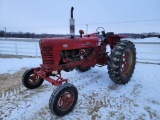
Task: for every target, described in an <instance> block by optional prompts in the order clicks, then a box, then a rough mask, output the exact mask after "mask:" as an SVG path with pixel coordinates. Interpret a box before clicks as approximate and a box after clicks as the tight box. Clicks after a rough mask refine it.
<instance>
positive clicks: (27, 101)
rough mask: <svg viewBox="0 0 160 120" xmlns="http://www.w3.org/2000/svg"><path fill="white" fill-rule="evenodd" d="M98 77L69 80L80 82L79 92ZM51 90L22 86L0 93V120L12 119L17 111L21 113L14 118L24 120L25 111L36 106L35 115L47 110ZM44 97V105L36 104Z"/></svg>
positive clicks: (48, 87)
mask: <svg viewBox="0 0 160 120" xmlns="http://www.w3.org/2000/svg"><path fill="white" fill-rule="evenodd" d="M100 77H101V76H100V75H93V74H91V75H87V78H88V79H87V80H85V81H82V80H83V79H84V78H85V79H86V75H85V74H84V75H81V76H79V77H77V79H76V80H75V79H74V78H73V77H71V78H70V79H71V82H72V83H73V84H74V83H78V82H79V81H81V82H80V84H79V85H78V86H76V87H77V89H78V90H81V89H83V88H85V87H87V86H88V85H89V84H91V83H93V82H95V81H96V80H97V79H98V78H100ZM53 88H54V87H53V86H52V85H50V84H45V85H42V86H41V87H39V88H36V89H34V90H28V89H26V88H25V87H23V86H19V88H16V89H13V90H9V91H5V92H2V93H1V98H0V100H2V101H1V102H0V103H1V105H2V106H1V108H2V109H1V110H0V113H1V115H0V118H1V119H7V118H10V117H11V118H12V117H13V116H14V112H19V111H21V113H19V115H20V116H16V117H18V118H19V117H21V118H25V117H26V116H28V115H27V111H28V112H29V111H30V110H31V109H35V108H36V107H37V106H38V104H39V106H38V108H36V110H35V113H37V112H38V111H39V110H40V109H41V108H45V107H47V108H48V101H49V97H50V95H51V93H52V91H53ZM46 94H47V95H46ZM44 97H47V99H44V101H43V102H42V103H43V104H44V105H41V104H42V103H41V102H40V103H37V102H39V101H37V102H36V100H37V99H38V98H39V99H40V100H41V98H44ZM46 101H47V102H46ZM7 103H9V104H7ZM35 104H37V105H35ZM16 117H15V118H16ZM13 119H14V118H13Z"/></svg>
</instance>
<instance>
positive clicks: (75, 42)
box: [34, 33, 121, 86]
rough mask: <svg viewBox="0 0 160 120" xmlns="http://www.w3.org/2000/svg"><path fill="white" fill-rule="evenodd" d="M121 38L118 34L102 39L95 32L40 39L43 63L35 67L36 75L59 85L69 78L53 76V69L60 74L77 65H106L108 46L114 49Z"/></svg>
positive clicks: (83, 66)
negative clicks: (54, 77) (77, 35)
mask: <svg viewBox="0 0 160 120" xmlns="http://www.w3.org/2000/svg"><path fill="white" fill-rule="evenodd" d="M120 38H121V37H120V36H118V35H116V36H109V37H107V38H105V39H104V40H100V38H98V37H97V36H96V34H95V33H93V34H89V35H85V36H80V37H75V38H70V37H58V38H43V39H41V40H40V49H41V54H42V60H43V64H41V65H40V68H35V69H34V74H35V77H36V76H40V77H42V78H43V79H45V80H47V81H48V82H50V83H52V84H53V85H56V86H59V85H60V84H62V83H63V82H68V80H67V79H63V78H61V77H60V76H56V77H57V79H53V78H51V77H50V76H51V75H52V71H58V73H59V74H60V71H61V70H66V69H67V70H68V69H72V68H75V67H77V66H81V67H82V68H85V67H87V66H92V67H94V66H95V65H96V64H99V65H100V66H104V65H106V64H107V60H108V54H107V52H106V46H107V45H110V47H111V49H113V47H114V45H116V44H117V43H118V42H119V41H120ZM75 52H77V53H75ZM70 54H71V55H70ZM72 54H73V56H72ZM77 56H78V57H77ZM75 57H77V58H75ZM71 58H72V59H71ZM39 69H40V70H39Z"/></svg>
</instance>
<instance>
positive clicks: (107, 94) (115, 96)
mask: <svg viewBox="0 0 160 120" xmlns="http://www.w3.org/2000/svg"><path fill="white" fill-rule="evenodd" d="M155 39H156V38H155ZM144 40H145V39H144ZM135 41H137V40H135ZM146 41H148V40H146ZM143 42H145V41H143ZM157 42H159V41H158V40H157ZM145 45H146V44H145ZM145 45H144V44H136V48H137V55H138V57H137V61H138V62H137V64H136V68H135V71H134V74H133V76H132V78H131V80H130V82H129V83H128V84H126V85H117V84H114V83H113V82H112V81H111V80H110V78H109V76H108V73H107V72H108V71H107V66H103V67H94V68H92V69H90V70H89V71H87V72H85V73H79V72H78V71H76V70H73V71H72V72H64V71H62V77H64V78H68V79H69V83H72V84H74V85H75V86H76V88H77V89H78V92H79V97H78V102H77V105H76V107H75V108H74V110H73V111H72V112H71V113H70V114H68V115H66V116H64V117H56V116H55V115H53V114H52V113H51V112H50V110H49V106H48V102H49V98H50V95H51V94H52V92H53V90H54V89H55V88H56V87H55V86H52V85H51V84H50V83H48V82H46V81H45V82H44V83H43V85H42V86H41V87H39V88H36V89H34V90H28V89H26V88H25V87H22V86H21V88H20V89H19V93H17V92H15V91H13V92H10V93H8V95H3V96H2V97H1V98H0V119H3V120H15V119H16V120H26V119H27V120H32V119H34V120H41V119H46V120H51V119H59V120H73V119H83V120H88V119H96V120H99V119H102V120H103V119H111V120H116V119H127V120H128V119H130V120H134V119H145V120H149V119H153V120H158V119H160V107H159V106H160V95H159V93H160V87H159V86H160V79H159V74H158V73H159V71H160V65H158V64H157V63H160V55H159V52H160V49H159V48H160V47H159V44H158V45H157V46H155V45H156V44H154V45H149V46H147V47H146V49H145ZM147 45H148V44H147ZM143 46H144V47H143ZM153 52H154V53H153ZM156 54H158V55H157V56H156ZM147 56H149V57H147ZM140 58H145V60H142V59H140ZM149 58H150V59H149ZM155 59H156V60H155ZM139 62H141V63H139ZM146 62H150V64H146ZM39 64H41V58H22V59H18V58H12V59H9V58H6V59H4V58H0V66H1V69H0V74H2V73H11V74H12V73H14V72H16V71H18V70H20V69H21V68H23V67H27V68H30V67H36V66H39Z"/></svg>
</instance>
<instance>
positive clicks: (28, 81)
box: [22, 69, 44, 89]
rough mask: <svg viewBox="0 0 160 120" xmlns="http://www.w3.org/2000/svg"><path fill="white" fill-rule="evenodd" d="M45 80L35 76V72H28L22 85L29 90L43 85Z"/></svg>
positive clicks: (24, 75) (31, 70)
mask: <svg viewBox="0 0 160 120" xmlns="http://www.w3.org/2000/svg"><path fill="white" fill-rule="evenodd" d="M43 81H44V79H43V78H41V77H39V76H36V77H35V76H34V70H33V69H29V70H27V71H26V72H25V73H24V74H23V76H22V84H23V85H24V86H25V87H26V88H29V89H34V88H37V87H39V86H40V85H41V84H42V83H43Z"/></svg>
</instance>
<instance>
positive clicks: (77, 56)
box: [22, 7, 136, 116]
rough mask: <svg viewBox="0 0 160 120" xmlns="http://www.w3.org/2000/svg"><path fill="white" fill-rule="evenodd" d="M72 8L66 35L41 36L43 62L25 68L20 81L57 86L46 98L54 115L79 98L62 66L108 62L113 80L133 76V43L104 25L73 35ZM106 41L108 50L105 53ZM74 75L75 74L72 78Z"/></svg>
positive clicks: (34, 85) (65, 111) (81, 67)
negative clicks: (93, 30) (62, 72)
mask: <svg viewBox="0 0 160 120" xmlns="http://www.w3.org/2000/svg"><path fill="white" fill-rule="evenodd" d="M73 9H74V8H73V7H72V8H71V19H70V34H71V36H69V37H57V38H43V39H41V40H40V41H39V46H40V49H41V55H42V60H43V63H42V64H41V65H40V67H37V68H31V69H29V70H27V71H26V72H25V73H24V75H23V77H22V83H23V85H24V86H25V87H27V88H29V89H34V88H37V87H39V86H40V85H41V84H42V83H43V81H44V80H46V81H48V82H50V83H52V85H55V86H58V87H57V88H56V89H55V90H54V91H53V93H52V95H51V97H50V100H49V108H50V110H51V112H52V113H53V114H55V115H57V116H64V115H66V114H68V113H69V112H71V111H72V110H73V108H74V107H75V105H76V103H77V100H78V91H77V89H76V87H75V86H74V85H73V84H70V83H68V82H69V80H68V79H63V78H62V76H61V70H64V71H66V72H70V71H72V70H73V69H76V70H78V71H79V72H85V71H88V70H89V69H90V68H91V67H94V66H96V65H98V66H100V67H102V66H106V65H107V66H108V67H107V68H108V74H109V77H110V79H111V80H112V81H113V82H114V83H116V84H126V83H128V82H129V80H130V79H131V77H132V74H133V72H134V68H135V62H136V49H135V45H134V44H133V43H132V42H130V41H127V40H121V38H122V36H119V35H114V33H113V32H109V33H105V30H104V28H102V27H98V28H97V30H96V32H95V33H92V34H87V35H83V34H84V31H83V30H80V31H79V33H80V35H79V36H75V25H74V19H73ZM107 45H109V46H110V49H111V53H110V55H108V52H107V50H106V48H107ZM75 79H76V78H75Z"/></svg>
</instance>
